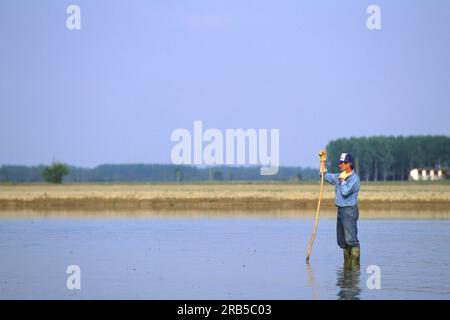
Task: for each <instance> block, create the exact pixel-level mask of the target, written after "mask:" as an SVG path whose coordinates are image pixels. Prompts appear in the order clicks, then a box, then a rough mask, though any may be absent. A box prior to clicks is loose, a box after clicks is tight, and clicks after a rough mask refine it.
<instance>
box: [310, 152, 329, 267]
mask: <svg viewBox="0 0 450 320" xmlns="http://www.w3.org/2000/svg"><path fill="white" fill-rule="evenodd" d="M319 156H320V173H321V174H320V192H319V201H318V202H317V211H316V218H315V220H314V228H313V233H312V235H311V240H310V241H309V247H308V253H307V255H306V263H309V257H310V256H311V250H312V246H313V243H314V238H315V237H316V230H317V223H318V222H319V212H320V203H321V201H322V194H323V176H324V170H325V161H326V160H327V152H326V151H325V150H322V151H320V153H319Z"/></svg>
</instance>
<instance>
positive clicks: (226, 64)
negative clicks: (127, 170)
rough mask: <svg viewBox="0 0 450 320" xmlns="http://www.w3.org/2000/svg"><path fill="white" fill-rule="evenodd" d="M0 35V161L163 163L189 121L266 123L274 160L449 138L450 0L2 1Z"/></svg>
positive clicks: (306, 162)
mask: <svg viewBox="0 0 450 320" xmlns="http://www.w3.org/2000/svg"><path fill="white" fill-rule="evenodd" d="M69 4H77V5H79V6H80V8H81V30H79V31H77V30H75V31H69V30H68V29H67V28H66V18H67V16H68V15H67V14H66V8H67V6H68V5H69ZM370 4H377V5H379V6H380V7H381V18H382V29H381V30H377V31H369V30H368V29H367V28H366V18H367V16H368V15H367V14H366V8H367V7H368V6H369V5H370ZM0 38H1V41H0V164H28V165H30V164H47V163H49V162H51V161H52V160H53V159H56V160H61V161H65V162H68V163H70V164H73V165H79V166H95V165H98V164H102V163H136V162H139V163H169V162H170V150H171V148H172V146H173V145H174V143H173V142H171V141H170V134H171V132H172V131H173V130H174V129H176V128H188V129H190V130H192V127H193V121H194V120H202V121H203V124H204V126H205V127H206V128H211V127H213V128H219V129H222V130H225V129H226V128H244V129H245V128H267V129H270V128H279V129H280V163H281V164H282V165H301V166H317V162H318V157H317V151H318V150H319V149H320V148H322V147H324V146H325V145H326V143H327V142H328V141H329V140H331V139H335V138H338V137H349V136H364V135H380V134H383V135H391V134H393V135H401V134H402V135H410V134H446V135H448V134H450V125H449V124H450V121H449V120H450V1H445V0H431V1H429V0H428V1H425V0H422V1H413V0H411V1H398V0H396V1H362V0H355V1H312V0H311V1H298V0H291V1H262V0H257V1H256V0H254V1H238V0H236V1H234V0H233V1H231V0H228V1H218V0H214V1H206V0H204V1H183V0H178V1H169V0H160V1H156V0H153V1H137V0H131V1H111V0H107V1H102V0H96V1H92V0H86V1H82V0H73V1H56V0H46V1H44V0H40V1H35V0H30V1H21V0H14V1H13V0H9V1H6V0H4V1H1V2H0Z"/></svg>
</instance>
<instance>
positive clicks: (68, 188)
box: [0, 182, 450, 210]
mask: <svg viewBox="0 0 450 320" xmlns="http://www.w3.org/2000/svg"><path fill="white" fill-rule="evenodd" d="M318 193H319V183H318V182H315V183H301V184H293V183H292V184H289V183H225V184H218V183H197V184H63V185H50V184H14V185H8V184H2V185H0V209H27V208H28V209H83V208H86V209H115V208H117V209H124V208H130V209H208V210H214V209H217V210H222V209H243V210H246V209H252V210H253V209H257V210H266V209H297V208H314V207H315V206H316V202H317V197H318ZM359 199H360V207H361V208H370V209H386V208H388V209H428V210H432V209H439V210H450V184H449V183H447V182H444V183H413V182H404V183H400V182H389V183H362V187H361V192H360V197H359ZM333 203H334V189H333V187H332V186H331V185H328V184H327V185H326V186H325V188H324V195H323V207H324V208H333V207H334V204H333Z"/></svg>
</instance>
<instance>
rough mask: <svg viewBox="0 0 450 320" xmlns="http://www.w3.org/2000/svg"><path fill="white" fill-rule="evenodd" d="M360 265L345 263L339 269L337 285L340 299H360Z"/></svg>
mask: <svg viewBox="0 0 450 320" xmlns="http://www.w3.org/2000/svg"><path fill="white" fill-rule="evenodd" d="M360 277H361V272H360V267H359V265H356V266H355V265H353V266H349V265H345V264H344V266H343V267H342V268H339V269H338V270H337V281H336V286H338V287H339V292H338V294H337V295H338V299H339V300H359V299H360V297H359V295H360V294H361V288H360V287H359V283H360Z"/></svg>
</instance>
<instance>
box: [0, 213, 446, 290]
mask: <svg viewBox="0 0 450 320" xmlns="http://www.w3.org/2000/svg"><path fill="white" fill-rule="evenodd" d="M335 223H336V222H335V220H334V218H333V217H330V216H326V217H322V218H321V220H320V222H319V226H318V230H317V236H316V240H315V243H314V247H313V250H312V256H311V261H310V265H306V264H305V255H306V250H307V246H308V242H309V238H310V235H311V231H312V225H313V221H312V219H311V218H309V217H308V218H305V217H301V218H299V217H275V216H270V215H264V216H258V215H250V216H239V217H226V216H217V217H211V216H201V215H200V216H196V217H183V216H180V215H177V216H175V217H170V218H164V217H160V216H159V217H154V216H139V217H133V216H128V215H127V216H119V217H110V216H108V217H101V218H99V217H90V216H89V215H84V216H81V217H76V218H74V217H69V216H54V215H50V216H28V217H23V218H16V217H2V218H0V256H1V263H0V298H1V299H32V298H38V299H450V245H449V243H450V220H448V219H421V220H408V219H370V220H365V219H361V220H360V221H359V238H360V242H361V267H360V268H359V269H353V270H347V269H344V268H343V258H342V251H341V250H340V249H339V248H338V247H337V245H336V241H335ZM69 265H77V266H79V267H80V270H81V278H80V279H81V289H80V290H69V289H67V287H66V280H67V277H69V275H68V274H67V273H66V269H67V267H68V266H69ZM371 265H375V266H378V267H379V268H380V269H379V270H380V272H381V273H380V286H381V287H380V289H369V288H368V286H367V282H368V280H370V279H369V277H371V275H372V274H371V273H367V269H368V267H369V266H371Z"/></svg>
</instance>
